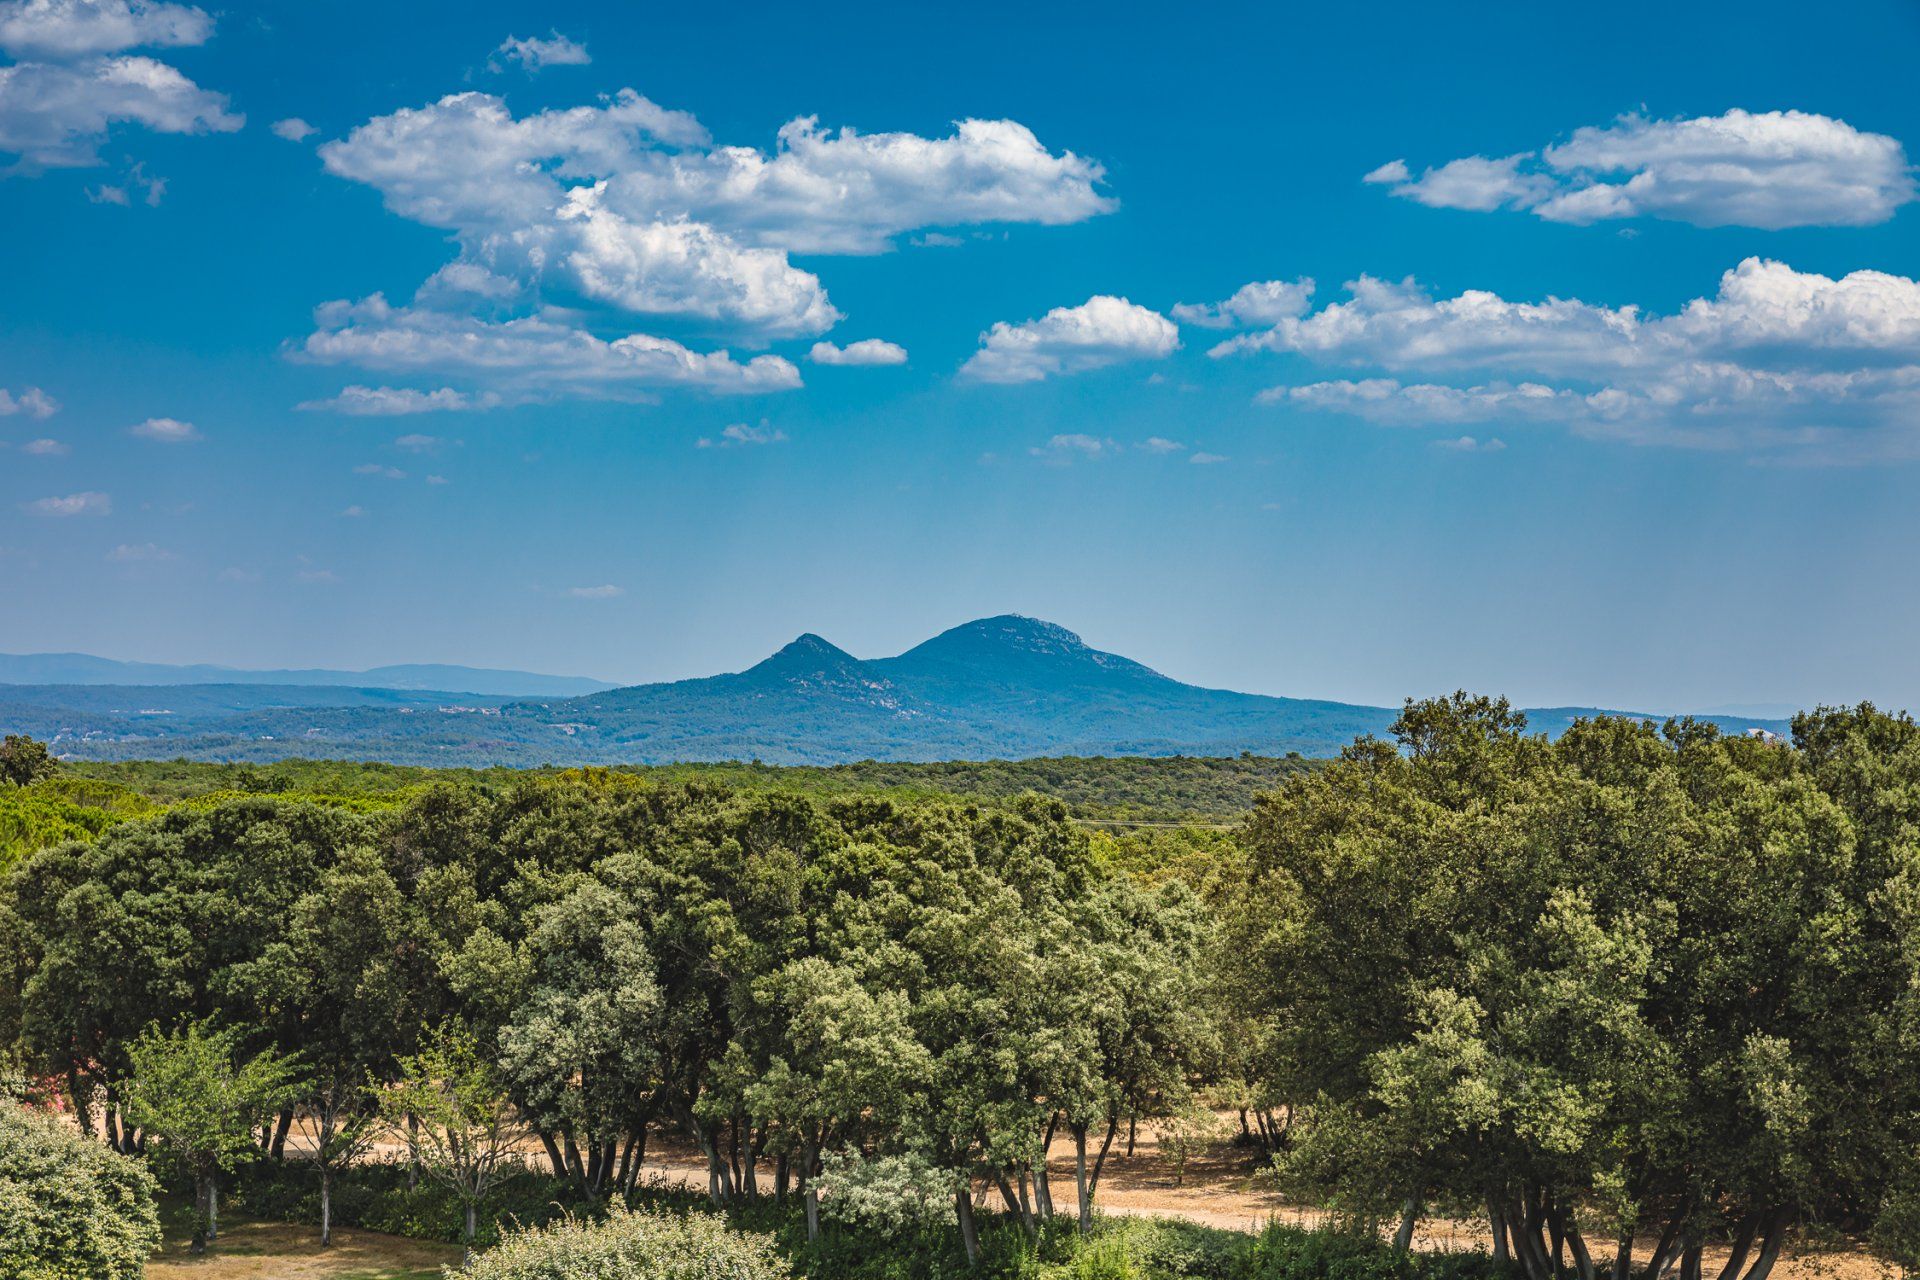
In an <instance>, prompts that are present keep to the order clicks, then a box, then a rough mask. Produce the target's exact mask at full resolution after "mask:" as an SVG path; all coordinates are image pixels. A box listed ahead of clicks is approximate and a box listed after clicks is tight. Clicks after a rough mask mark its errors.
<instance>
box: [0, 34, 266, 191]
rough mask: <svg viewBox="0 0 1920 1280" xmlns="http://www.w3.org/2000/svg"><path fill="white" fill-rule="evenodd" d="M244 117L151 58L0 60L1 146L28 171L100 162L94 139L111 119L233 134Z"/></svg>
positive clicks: (221, 97) (159, 128)
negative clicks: (0, 62) (3, 62)
mask: <svg viewBox="0 0 1920 1280" xmlns="http://www.w3.org/2000/svg"><path fill="white" fill-rule="evenodd" d="M244 123H246V121H245V117H243V116H240V115H238V114H236V113H234V112H232V111H230V110H228V109H227V97H226V95H225V94H223V93H215V92H213V91H212V90H209V89H202V88H201V87H200V86H199V85H197V84H195V83H194V82H193V81H191V80H189V79H187V77H186V76H184V75H182V74H181V73H180V72H179V71H177V70H175V69H174V68H173V67H170V66H168V65H167V64H166V63H164V62H159V61H156V60H154V59H152V58H147V57H140V56H137V55H129V56H125V57H113V58H96V59H90V60H88V61H86V62H81V63H76V64H72V65H67V64H62V63H42V62H21V63H16V64H15V65H13V66H8V67H0V152H7V153H12V154H14V155H17V156H19V158H20V159H19V167H20V168H23V169H26V170H28V171H33V170H39V169H57V168H84V167H87V166H90V165H94V164H97V163H99V159H100V153H99V149H100V144H101V143H102V142H103V141H105V139H106V137H107V133H108V130H109V129H110V128H111V127H112V126H114V125H117V124H137V125H140V126H142V127H144V128H148V129H151V130H153V131H154V132H156V133H232V132H233V131H234V130H236V129H238V128H240V127H241V126H242V125H243V124H244Z"/></svg>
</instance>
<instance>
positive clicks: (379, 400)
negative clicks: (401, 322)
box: [294, 385, 502, 440]
mask: <svg viewBox="0 0 1920 1280" xmlns="http://www.w3.org/2000/svg"><path fill="white" fill-rule="evenodd" d="M501 403H502V399H501V397H500V396H498V395H494V394H492V393H490V392H485V393H481V394H479V395H469V394H468V393H467V392H464V391H456V390H454V389H453V388H452V387H439V388H436V389H435V390H432V391H421V390H419V389H417V388H415V387H363V386H358V385H355V386H350V387H342V388H341V389H340V393H339V394H338V395H335V396H331V397H329V398H328V399H325V400H306V401H303V402H301V403H300V404H298V405H296V406H294V407H295V408H298V409H307V410H320V411H325V412H331V413H344V414H350V415H352V416H354V417H399V416H403V415H406V414H415V413H441V412H447V411H450V410H466V409H476V410H477V409H492V408H495V407H497V406H498V405H500V404H501ZM402 439H422V440H424V439H428V437H425V436H420V437H404V436H403V437H402Z"/></svg>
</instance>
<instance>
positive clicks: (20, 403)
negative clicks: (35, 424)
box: [0, 387, 60, 418]
mask: <svg viewBox="0 0 1920 1280" xmlns="http://www.w3.org/2000/svg"><path fill="white" fill-rule="evenodd" d="M59 411H60V405H59V403H58V402H57V401H55V400H54V398H53V397H52V396H50V395H48V394H47V393H46V392H44V391H42V390H41V389H40V388H38V387H26V388H23V389H22V390H20V391H19V392H17V393H16V392H10V391H8V390H7V389H6V388H5V387H0V418H10V417H12V416H13V415H14V414H16V413H24V414H26V415H27V416H28V417H30V418H51V417H52V416H53V415H54V414H56V413H58V412H59Z"/></svg>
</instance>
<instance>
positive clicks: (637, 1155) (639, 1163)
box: [620, 1121, 647, 1196]
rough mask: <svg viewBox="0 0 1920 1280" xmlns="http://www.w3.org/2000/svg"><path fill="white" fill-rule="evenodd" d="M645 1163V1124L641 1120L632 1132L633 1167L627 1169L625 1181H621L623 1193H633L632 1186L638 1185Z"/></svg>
mask: <svg viewBox="0 0 1920 1280" xmlns="http://www.w3.org/2000/svg"><path fill="white" fill-rule="evenodd" d="M646 1163H647V1125H646V1122H645V1121H642V1122H641V1124H640V1127H639V1128H638V1129H636V1130H635V1131H634V1134H633V1167H632V1168H630V1169H628V1170H627V1178H626V1182H625V1183H623V1184H622V1186H621V1188H620V1190H621V1192H622V1193H623V1194H625V1195H628V1196H631V1195H632V1194H633V1189H634V1187H635V1186H636V1185H638V1183H639V1181H640V1170H641V1168H642V1167H643V1166H644V1165H645V1164H646Z"/></svg>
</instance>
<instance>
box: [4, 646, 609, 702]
mask: <svg viewBox="0 0 1920 1280" xmlns="http://www.w3.org/2000/svg"><path fill="white" fill-rule="evenodd" d="M3 684H108V685H149V684H151V685H190V684H224V685H311V686H319V687H345V688H353V689H422V690H441V691H444V692H453V693H479V694H487V695H490V696H495V697H508V698H514V697H518V698H543V697H560V698H570V697H577V696H578V695H580V694H585V693H597V692H599V691H600V690H602V689H611V688H613V687H614V685H613V684H612V683H610V682H608V681H605V680H591V679H588V678H586V677H585V676H549V675H540V674H538V673H537V672H532V671H494V670H489V669H487V668H483V667H459V666H449V665H447V664H444V663H433V662H424V663H403V664H400V665H396V666H388V667H374V668H372V669H371V670H368V671H334V670H330V669H327V668H312V669H308V670H290V671H247V670H244V669H242V668H239V667H216V666H210V665H208V664H205V663H196V664H192V665H188V666H176V665H173V664H171V663H164V662H120V661H117V660H115V659H113V658H96V657H94V656H93V655H92V654H90V653H0V685H3Z"/></svg>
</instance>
